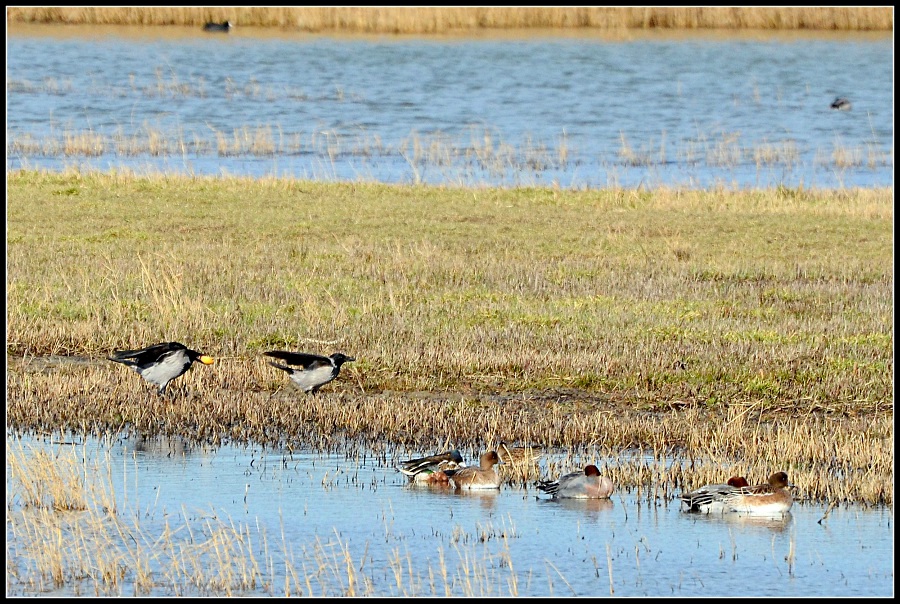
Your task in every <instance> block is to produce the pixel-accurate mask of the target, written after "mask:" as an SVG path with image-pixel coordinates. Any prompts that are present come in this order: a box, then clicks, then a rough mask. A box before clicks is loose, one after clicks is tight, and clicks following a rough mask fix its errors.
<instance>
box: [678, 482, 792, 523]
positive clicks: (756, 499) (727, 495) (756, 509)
mask: <svg viewBox="0 0 900 604" xmlns="http://www.w3.org/2000/svg"><path fill="white" fill-rule="evenodd" d="M735 478H741V477H735ZM791 486H793V485H791V483H790V482H789V481H788V475H787V473H786V472H775V473H774V474H772V475H771V476H769V479H768V480H767V481H766V482H764V483H762V484H758V485H753V486H732V485H731V484H712V485H705V486H702V487H700V488H699V489H697V490H695V491H691V492H690V493H685V494H683V495H682V496H681V503H682V509H683V510H684V511H686V512H701V513H706V514H710V513H729V512H743V513H748V514H758V515H767V516H771V515H778V514H784V513H786V512H788V511H789V510H790V509H791V506H792V505H793V503H794V498H793V496H792V495H791V492H790V490H788V488H789V487H791Z"/></svg>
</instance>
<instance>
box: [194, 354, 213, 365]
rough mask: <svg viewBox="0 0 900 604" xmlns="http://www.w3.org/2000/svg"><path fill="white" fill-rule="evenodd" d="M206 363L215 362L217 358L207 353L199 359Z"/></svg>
mask: <svg viewBox="0 0 900 604" xmlns="http://www.w3.org/2000/svg"><path fill="white" fill-rule="evenodd" d="M198 360H199V361H200V362H201V363H203V364H204V365H212V364H213V363H214V362H215V359H213V358H212V357H208V356H206V355H205V354H204V355H203V356H201V357H200V358H199V359H198Z"/></svg>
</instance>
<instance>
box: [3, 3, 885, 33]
mask: <svg viewBox="0 0 900 604" xmlns="http://www.w3.org/2000/svg"><path fill="white" fill-rule="evenodd" d="M224 20H230V21H231V22H232V23H233V24H235V25H238V26H261V27H284V28H295V29H301V30H304V31H312V32H316V31H345V32H370V33H395V34H404V33H406V34H409V33H446V32H451V31H455V30H473V29H519V28H597V29H621V28H629V29H654V28H662V29H669V28H674V29H770V30H781V29H813V30H815V29H822V30H883V31H888V30H891V29H892V28H893V24H894V18H893V10H892V7H773V8H764V7H683V8H678V7H610V8H606V7H559V8H555V7H411V8H407V7H372V8H369V7H307V8H300V7H161V8H155V7H110V8H102V7H8V8H7V21H8V22H15V21H22V22H45V23H72V24H114V25H130V24H135V25H191V26H200V25H203V24H204V23H206V22H208V21H216V22H220V21H224Z"/></svg>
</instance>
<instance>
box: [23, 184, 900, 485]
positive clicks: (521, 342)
mask: <svg viewBox="0 0 900 604" xmlns="http://www.w3.org/2000/svg"><path fill="white" fill-rule="evenodd" d="M7 185H8V199H9V205H8V216H7V218H8V233H7V305H8V306H7V355H8V358H9V365H8V370H7V425H8V426H9V427H11V428H14V429H17V430H29V429H43V430H55V429H72V430H77V431H81V432H88V433H90V432H108V431H112V432H115V431H117V430H119V429H121V428H122V427H124V426H129V425H130V426H135V427H138V428H139V429H141V430H142V431H144V432H147V433H149V434H154V433H162V434H172V435H184V436H188V437H190V438H192V439H196V440H200V441H208V442H222V441H224V440H237V441H255V442H259V443H273V444H274V443H277V444H281V445H287V446H292V447H298V448H302V447H312V448H315V449H324V450H330V449H334V448H336V447H339V446H349V447H351V448H352V447H354V446H358V444H359V443H360V442H365V443H368V444H369V445H370V446H371V445H372V444H374V443H379V442H388V443H393V444H394V445H402V446H404V447H408V448H409V449H410V450H411V451H415V452H417V453H422V454H424V453H428V452H431V451H433V450H435V449H437V448H440V447H445V446H446V445H447V444H448V443H449V442H453V443H454V444H456V445H457V446H458V447H467V448H468V449H469V450H470V451H471V455H472V456H473V458H475V457H477V453H478V452H480V450H483V449H484V448H486V447H492V446H496V445H497V443H499V441H501V440H503V441H506V442H509V443H512V444H516V443H523V444H534V445H541V446H547V447H553V448H554V450H556V451H557V452H562V453H564V454H567V455H569V456H570V457H569V458H568V459H569V460H571V462H572V463H573V464H574V465H576V466H577V465H578V464H577V463H575V462H576V461H577V462H578V463H580V462H581V457H584V456H589V457H591V458H595V459H602V460H606V461H608V463H609V464H610V467H613V468H617V469H616V471H617V472H621V474H619V475H617V478H618V479H619V481H620V484H622V485H625V486H629V485H630V486H632V487H634V488H640V489H642V493H646V494H647V496H648V497H657V496H660V497H666V496H671V494H672V493H673V492H674V491H675V490H676V489H677V488H678V487H681V486H682V485H684V486H688V487H690V486H692V485H693V482H694V481H703V480H705V479H706V478H707V476H708V477H712V476H713V475H718V470H717V468H721V467H722V466H732V465H740V464H746V465H743V466H740V467H741V468H746V469H747V473H752V474H753V475H754V476H756V475H757V474H763V475H765V474H767V473H768V472H769V470H770V469H772V468H778V469H784V470H786V471H788V472H789V474H790V475H791V476H792V480H794V482H795V483H797V484H799V485H801V488H802V489H803V493H804V494H805V495H804V496H808V497H811V498H815V499H819V498H825V499H835V500H841V501H844V500H846V501H862V502H871V503H876V502H891V501H892V485H893V463H892V450H893V429H892V418H893V335H892V334H893V306H892V300H893V296H892V291H893V263H892V257H893V245H892V221H893V192H892V190H891V189H886V190H835V191H807V190H802V189H784V188H779V189H775V190H767V191H727V190H718V191H681V190H658V191H654V192H645V191H628V190H604V191H564V190H556V189H511V190H502V189H455V188H446V187H422V186H385V185H373V184H363V183H351V184H322V183H315V182H306V181H295V180H289V179H262V180H252V179H242V178H193V177H185V176H173V175H159V176H149V177H148V176H144V177H136V176H134V175H130V174H127V173H107V174H99V173H78V172H72V173H65V174H46V173H37V172H28V171H14V172H9V173H8V174H7ZM168 340H179V341H182V342H184V343H186V344H188V345H190V346H192V347H194V348H197V349H200V350H202V351H204V352H205V353H207V354H211V355H213V356H215V357H216V358H217V363H216V365H213V366H211V367H197V368H194V369H192V370H191V371H190V372H189V373H188V374H186V375H185V376H183V377H182V378H179V380H178V382H176V383H173V385H172V387H171V388H172V389H173V392H174V396H172V397H171V398H169V399H160V398H158V397H157V396H156V395H155V393H154V392H153V389H152V388H151V387H149V386H148V385H147V384H146V383H144V382H142V381H141V380H140V378H139V377H138V376H137V375H136V374H134V372H132V371H129V370H128V369H126V368H124V367H121V366H119V365H115V364H113V363H110V362H108V361H106V360H105V357H106V356H107V355H108V354H109V353H110V352H111V351H112V350H114V349H119V348H138V347H142V346H145V345H148V344H151V343H155V342H159V341H168ZM272 348H287V349H297V350H307V351H311V352H320V353H325V354H329V353H331V352H335V351H338V350H340V351H343V352H345V353H348V354H351V355H353V356H355V357H357V359H358V360H357V362H355V363H352V364H350V365H346V366H345V367H344V370H343V371H342V373H341V376H340V378H339V379H338V380H337V381H336V382H334V383H332V384H330V385H329V386H327V387H326V389H324V390H323V392H322V393H320V396H318V397H309V396H303V395H301V393H299V392H297V391H296V390H294V389H293V388H292V387H291V386H289V385H288V383H287V380H286V379H285V377H284V375H283V373H281V372H278V371H276V370H274V369H273V368H271V367H270V366H268V365H267V364H266V363H265V362H264V361H263V360H262V357H261V353H262V352H263V351H265V350H269V349H272ZM348 442H350V443H351V444H350V445H347V444H346V443H348ZM635 451H638V452H644V453H646V454H647V455H649V456H650V457H649V459H652V460H655V461H653V463H648V461H647V459H648V458H647V457H646V456H640V455H638V456H637V457H635V456H634V455H635V453H634V452H635ZM576 456H577V457H576ZM665 459H674V460H675V462H676V463H675V464H673V465H671V466H669V465H666V464H665ZM551 469H552V470H554V471H555V470H556V469H557V468H556V467H554V468H551ZM751 470H752V472H751ZM686 476H691V478H686ZM851 477H852V480H851V479H850V478H851ZM507 478H508V480H509V481H517V480H518V481H525V482H527V481H528V480H531V479H532V478H535V475H534V474H528V473H526V474H525V476H524V477H522V476H516V475H512V474H509V475H507ZM759 478H760V480H761V479H762V476H760V477H759ZM826 478H828V479H826ZM831 479H834V480H831Z"/></svg>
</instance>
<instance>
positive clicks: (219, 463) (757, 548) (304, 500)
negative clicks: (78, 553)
mask: <svg viewBox="0 0 900 604" xmlns="http://www.w3.org/2000/svg"><path fill="white" fill-rule="evenodd" d="M10 438H11V437H10V436H8V440H9V439H10ZM16 438H19V437H16ZM14 440H15V439H14ZM52 440H55V441H56V442H57V444H53V443H52ZM65 440H66V442H68V443H69V444H58V443H59V438H56V439H50V438H46V437H45V438H37V439H35V438H32V437H26V438H22V439H21V441H18V440H15V442H21V443H22V444H23V445H24V450H26V451H29V452H30V453H29V455H34V454H35V451H38V450H46V451H49V452H51V453H53V455H54V456H55V457H56V458H57V459H65V458H67V456H73V455H74V456H75V457H76V458H78V459H83V460H84V464H85V467H88V468H93V467H95V466H94V463H95V461H96V460H98V459H101V460H105V462H104V463H105V465H106V467H109V468H112V471H111V472H110V477H109V478H110V481H111V483H112V485H113V489H114V492H115V500H116V502H117V504H116V505H117V509H118V517H119V518H120V519H121V520H122V521H123V523H125V524H129V523H134V524H136V525H139V526H140V534H141V535H143V536H144V537H146V538H147V544H148V546H149V545H151V544H152V543H153V542H154V538H155V536H157V535H160V534H162V533H163V531H164V527H166V526H169V527H170V529H173V528H175V527H177V526H179V524H180V523H187V524H189V525H190V526H191V527H193V528H192V529H191V533H190V541H192V542H196V543H199V542H202V541H203V537H202V535H203V533H204V527H208V526H210V525H215V524H217V523H221V524H222V525H224V526H227V527H238V532H241V534H242V535H243V537H242V539H241V542H242V544H244V545H245V546H246V548H247V551H250V552H252V553H253V555H254V556H255V557H256V559H258V560H262V561H266V560H268V561H269V562H264V563H263V564H262V567H263V572H262V573H261V575H262V576H263V578H264V579H266V581H264V582H263V583H264V585H259V586H257V587H256V588H254V589H236V590H234V592H233V593H236V594H245V595H254V594H257V595H285V593H291V594H293V595H296V594H297V593H303V594H305V595H310V594H313V595H345V594H349V593H354V594H357V595H362V594H369V595H395V596H396V595H432V594H435V595H445V594H452V595H520V596H548V595H558V596H571V595H577V596H592V595H597V596H602V595H607V594H610V593H613V594H614V595H617V596H668V595H675V596H733V595H735V594H741V595H749V596H773V597H776V596H777V597H791V596H795V597H796V596H891V595H893V539H892V534H893V513H892V509H891V508H884V507H876V508H865V507H861V506H838V507H835V508H833V509H831V510H830V511H828V513H827V516H826V507H825V506H823V505H820V504H810V503H795V505H794V507H793V509H792V512H791V513H790V514H789V515H788V516H787V517H785V518H783V519H767V518H762V519H760V518H751V517H746V516H742V515H729V516H727V517H721V516H720V517H715V516H703V515H692V514H685V513H682V512H680V511H679V508H678V505H677V502H673V501H657V502H652V503H648V501H647V498H646V496H644V497H643V498H639V497H637V496H636V494H634V493H629V492H627V491H624V490H622V489H619V490H618V491H617V492H616V493H615V494H614V495H613V498H612V499H611V500H609V501H564V502H556V501H550V500H547V499H545V498H544V497H543V496H540V497H538V496H537V495H536V493H537V491H536V490H535V489H533V488H527V489H526V488H522V487H510V486H504V487H503V488H502V489H501V490H500V491H498V492H485V493H468V494H466V493H460V494H457V493H456V492H454V491H452V490H449V489H435V488H427V487H425V488H423V487H411V486H410V485H409V484H408V483H407V480H406V478H405V477H404V476H402V475H401V474H400V473H399V472H398V471H397V470H396V469H395V465H396V460H395V459H392V458H390V457H386V456H385V455H384V454H371V453H366V454H365V455H363V454H362V453H361V454H359V455H358V456H357V455H326V454H319V453H312V452H300V451H294V452H288V451H277V450H272V449H264V448H261V447H253V446H250V447H235V446H222V447H219V448H215V449H213V448H209V447H200V446H192V445H190V444H188V443H185V442H183V441H179V440H178V439H174V440H169V439H165V440H163V439H152V440H144V439H141V438H139V437H135V436H133V435H132V436H128V437H120V438H118V439H115V440H109V439H107V440H103V441H100V440H97V439H95V438H88V439H87V440H84V439H82V438H80V437H77V436H76V437H67V438H66V439H65ZM32 447H34V448H33V449H32ZM425 453H427V452H425ZM413 454H414V453H413ZM400 455H401V454H399V453H398V456H400ZM466 457H467V459H468V458H469V457H470V454H467V455H466ZM101 466H103V464H101ZM95 473H96V472H95ZM101 474H102V472H101ZM9 475H10V472H9V459H8V460H7V493H8V495H7V498H8V499H7V508H8V510H11V512H8V514H7V516H8V520H7V553H8V558H9V560H8V566H9V565H14V567H15V568H18V569H20V570H19V572H17V573H8V574H7V577H8V582H7V592H8V593H9V594H14V595H16V594H18V595H21V594H25V595H35V594H36V593H40V594H41V595H93V593H94V589H93V588H92V587H90V586H88V585H87V584H86V583H87V582H86V581H82V582H80V583H78V582H76V583H74V584H73V583H72V582H70V583H68V584H66V585H65V586H63V587H61V588H54V587H52V585H51V586H49V587H48V586H45V587H44V588H43V589H36V588H35V587H34V586H33V585H29V584H28V583H27V581H25V577H26V576H27V574H28V573H26V572H24V571H23V570H22V569H26V568H29V567H30V566H32V565H33V564H34V563H33V561H30V558H29V551H30V550H29V549H28V548H27V547H26V546H25V544H24V543H23V542H22V539H23V538H22V537H21V536H20V533H17V532H16V531H12V532H11V530H10V523H11V522H13V523H15V521H16V518H17V517H18V516H17V515H18V514H20V513H21V512H22V509H21V508H22V506H21V503H22V502H21V501H16V500H12V501H10V499H9V493H10V492H11V490H10V478H9ZM14 490H15V489H13V491H14ZM81 513H82V514H83V512H81ZM75 514H79V513H78V512H76V513H75ZM823 517H825V518H824V520H823ZM11 519H12V520H11ZM820 520H822V521H821V523H820V522H819V521H820ZM174 534H175V535H176V536H175V538H174V539H175V540H176V541H177V540H178V539H179V538H187V533H185V532H184V531H183V530H182V532H181V533H179V531H178V530H177V529H176V530H174ZM156 543H157V544H158V543H159V542H156ZM180 547H183V548H187V547H188V546H180ZM220 547H221V546H220ZM156 548H157V549H158V545H157V546H156ZM148 549H150V548H148ZM154 551H156V550H154ZM222 558H223V556H222V554H221V552H219V554H218V558H213V559H212V561H207V564H208V566H207V567H206V568H207V571H208V572H211V571H209V569H210V568H216V567H217V564H219V565H220V564H221V563H217V562H215V560H217V559H218V560H221V559H222ZM348 560H349V561H350V563H349V564H348ZM156 565H157V566H159V568H155V569H154V572H155V573H156V576H157V578H158V579H159V580H160V583H159V584H158V585H156V586H155V587H154V588H152V589H151V590H150V592H149V593H150V594H151V595H175V594H178V595H190V594H191V593H199V594H201V595H204V594H213V593H221V592H216V591H215V590H214V589H210V588H209V587H208V586H207V587H205V588H197V587H192V586H191V585H179V584H178V582H177V581H172V580H169V581H165V580H162V579H163V578H164V577H166V576H168V575H166V573H167V572H172V571H171V570H168V571H167V570H166V568H167V567H166V564H165V560H164V559H161V558H158V559H157V560H156ZM287 569H293V572H294V573H296V574H297V575H299V577H300V579H297V578H296V577H295V576H293V575H291V572H290V571H289V570H287ZM348 569H352V572H350V571H348ZM348 573H349V574H351V575H352V576H353V577H354V579H353V580H350V579H348ZM11 577H12V578H11ZM304 577H305V578H304ZM310 577H311V578H310ZM286 586H290V587H286ZM135 593H137V594H140V595H143V594H142V592H139V591H136V590H135V587H134V584H133V581H132V582H129V580H128V579H127V578H126V579H125V580H123V582H122V585H121V586H120V587H117V588H115V589H114V590H112V592H111V593H110V594H109V595H118V594H121V595H132V594H135Z"/></svg>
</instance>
